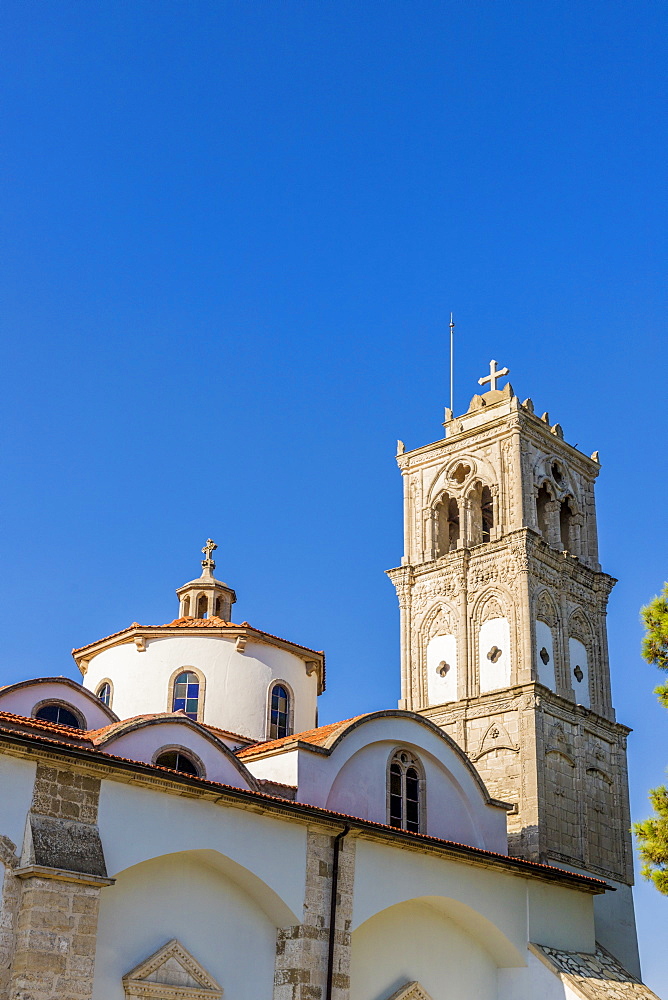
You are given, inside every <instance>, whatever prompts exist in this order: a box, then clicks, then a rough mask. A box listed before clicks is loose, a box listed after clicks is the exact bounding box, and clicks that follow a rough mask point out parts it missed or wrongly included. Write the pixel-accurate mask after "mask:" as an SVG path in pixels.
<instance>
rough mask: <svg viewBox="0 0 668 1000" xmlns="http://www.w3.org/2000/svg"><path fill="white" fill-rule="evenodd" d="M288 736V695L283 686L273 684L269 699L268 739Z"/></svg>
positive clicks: (279, 738)
mask: <svg viewBox="0 0 668 1000" xmlns="http://www.w3.org/2000/svg"><path fill="white" fill-rule="evenodd" d="M289 735H290V693H289V691H288V689H287V687H286V686H285V685H284V684H274V686H273V688H272V689H271V696H270V699H269V739H270V740H281V739H283V737H284V736H289Z"/></svg>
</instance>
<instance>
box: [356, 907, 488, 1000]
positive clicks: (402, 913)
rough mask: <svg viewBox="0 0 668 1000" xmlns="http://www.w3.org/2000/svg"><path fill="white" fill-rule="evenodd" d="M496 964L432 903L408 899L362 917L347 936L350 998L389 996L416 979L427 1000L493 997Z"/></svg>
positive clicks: (484, 999) (372, 999) (369, 999)
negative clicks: (360, 921) (353, 930)
mask: <svg viewBox="0 0 668 1000" xmlns="http://www.w3.org/2000/svg"><path fill="white" fill-rule="evenodd" d="M496 972H497V969H496V963H495V962H494V961H493V959H492V958H491V956H490V955H489V953H488V952H487V951H486V950H485V949H484V948H483V947H482V946H481V945H480V944H479V942H478V941H476V940H474V939H473V938H472V937H471V936H470V934H468V933H467V932H466V931H465V930H463V929H462V928H461V927H459V926H458V925H457V924H456V923H454V922H453V921H452V920H450V919H449V918H448V917H447V916H446V914H445V913H443V912H442V911H441V910H439V908H438V907H437V905H433V904H431V903H429V902H426V901H422V900H414V901H410V902H407V903H402V904H399V905H398V906H393V907H390V908H389V909H387V910H384V911H383V912H382V913H380V914H378V915H377V916H375V917H373V918H371V919H370V920H368V921H367V922H366V923H365V924H364V925H363V926H362V927H360V928H358V929H357V930H356V931H355V933H354V934H353V937H352V958H351V969H350V1000H378V998H379V997H389V996H391V994H392V993H393V992H394V991H395V990H396V989H397V988H398V987H400V986H403V985H405V984H406V983H407V982H411V981H412V980H417V981H418V982H419V983H420V985H421V986H423V987H424V989H426V990H427V992H428V993H429V994H430V996H431V997H432V1000H461V998H462V997H475V998H476V1000H497V990H496Z"/></svg>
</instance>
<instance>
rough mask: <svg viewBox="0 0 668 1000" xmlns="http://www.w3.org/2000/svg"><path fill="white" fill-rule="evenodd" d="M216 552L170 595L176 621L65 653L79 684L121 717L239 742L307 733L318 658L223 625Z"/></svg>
mask: <svg viewBox="0 0 668 1000" xmlns="http://www.w3.org/2000/svg"><path fill="white" fill-rule="evenodd" d="M215 548H216V545H215V542H212V541H211V539H209V540H208V541H207V544H206V545H205V546H204V548H203V550H202V551H203V552H204V554H205V558H204V559H203V560H202V575H201V576H200V577H199V578H197V579H196V580H192V581H190V583H186V584H184V585H183V586H182V587H179V588H178V589H177V591H176V593H177V596H178V598H179V610H180V612H181V614H180V616H179V617H178V618H175V619H174V620H173V621H171V622H168V623H167V624H164V625H140V624H139V623H138V622H133V623H132V624H131V625H130V626H129V627H128V628H126V629H123V630H121V631H120V632H115V633H113V634H112V635H109V636H106V637H105V638H104V639H100V640H98V641H97V642H93V643H89V644H88V645H87V646H82V647H80V648H79V649H75V650H73V651H72V655H73V656H74V659H75V661H76V663H77V665H78V667H79V669H80V670H81V673H82V674H83V685H84V687H86V688H87V689H88V690H90V691H92V692H93V693H94V694H96V695H98V697H99V698H100V699H101V700H103V701H104V703H105V704H106V705H107V706H108V707H109V708H111V709H112V710H113V711H114V712H115V713H116V715H118V717H119V718H120V719H128V718H131V717H133V716H136V715H143V714H147V713H164V712H181V713H183V714H185V715H187V716H188V717H189V718H191V719H193V720H194V721H196V722H199V723H203V724H204V725H207V726H213V727H215V728H216V729H218V730H222V731H223V732H225V733H229V734H231V735H232V736H233V737H238V738H239V741H240V742H246V743H247V742H254V741H261V740H268V739H276V738H281V737H284V736H288V735H290V734H291V733H293V732H299V731H301V730H307V729H311V728H313V726H314V725H315V724H316V703H317V697H318V695H319V694H320V693H321V692H322V691H323V690H324V654H323V653H322V652H318V651H316V650H313V649H310V648H308V647H306V646H302V645H300V644H298V643H294V642H291V641H289V640H287V639H281V638H279V637H278V636H275V635H271V634H270V633H268V632H265V631H263V630H261V629H257V628H254V627H253V626H252V625H250V623H249V622H247V621H244V622H242V623H241V624H235V623H234V622H232V621H230V618H231V607H232V604H233V603H234V602H235V601H236V594H235V592H234V590H233V589H232V588H231V587H229V586H228V585H227V584H225V583H222V582H221V581H219V580H216V578H215V577H214V576H213V570H214V569H215V563H214V561H213V559H212V558H211V554H212V552H213V550H214V549H215ZM193 611H194V612H195V613H194V614H193Z"/></svg>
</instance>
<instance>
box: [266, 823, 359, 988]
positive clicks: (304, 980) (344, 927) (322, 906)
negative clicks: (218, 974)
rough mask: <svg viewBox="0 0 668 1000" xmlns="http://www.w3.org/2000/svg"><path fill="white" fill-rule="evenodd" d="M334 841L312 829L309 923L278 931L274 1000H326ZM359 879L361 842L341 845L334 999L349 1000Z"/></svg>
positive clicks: (309, 842) (347, 840) (309, 840)
mask: <svg viewBox="0 0 668 1000" xmlns="http://www.w3.org/2000/svg"><path fill="white" fill-rule="evenodd" d="M333 855H334V837H332V836H329V835H328V834H325V833H322V832H319V831H317V830H316V829H311V830H309V832H308V838H307V853H306V890H305V896H304V919H303V922H302V923H301V924H296V925H295V926H293V927H283V928H281V929H280V930H279V931H278V935H277V944H276V973H275V978H274V1000H324V997H325V987H326V982H327V965H328V947H329V913H330V902H331V891H332V861H333ZM354 878H355V840H354V838H353V837H352V836H350V835H348V836H347V837H345V838H343V840H342V841H341V844H340V853H339V871H338V892H337V910H336V932H335V939H334V945H335V946H334V965H333V969H334V974H333V978H332V1000H347V998H348V992H349V989H350V944H351V933H350V927H351V921H352V911H353V887H354Z"/></svg>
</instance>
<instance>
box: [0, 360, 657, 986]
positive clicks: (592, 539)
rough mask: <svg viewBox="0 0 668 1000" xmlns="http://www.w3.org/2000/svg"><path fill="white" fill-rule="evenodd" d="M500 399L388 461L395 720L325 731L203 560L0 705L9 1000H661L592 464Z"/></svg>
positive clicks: (541, 419)
mask: <svg viewBox="0 0 668 1000" xmlns="http://www.w3.org/2000/svg"><path fill="white" fill-rule="evenodd" d="M506 374H507V371H506V370H503V371H502V372H499V371H498V370H497V368H496V362H494V361H493V362H492V363H491V366H490V375H489V376H487V377H486V378H485V379H481V380H480V381H481V383H482V384H485V385H487V384H488V385H489V389H488V391H486V392H484V393H482V394H481V395H475V396H474V397H473V399H472V400H471V403H470V405H469V408H468V410H467V412H466V413H465V414H463V415H461V416H455V414H454V413H452V412H451V411H450V410H446V412H445V422H444V430H445V433H444V435H443V436H441V437H440V438H439V439H438V440H436V441H435V442H433V443H431V444H427V445H425V446H424V447H421V448H417V449H415V450H413V451H406V450H405V448H404V446H403V444H402V443H401V442H399V448H398V454H397V462H398V465H399V469H400V472H401V475H402V478H403V484H404V488H403V496H404V554H403V556H402V558H401V560H400V565H398V566H397V567H396V568H394V569H390V570H389V571H388V575H389V577H390V579H391V581H392V583H393V584H394V586H395V588H396V591H397V595H398V599H399V608H400V619H401V626H400V645H401V697H400V700H399V704H398V707H397V708H382V707H381V708H380V709H379V710H378V711H376V712H371V713H367V714H365V715H360V716H356V717H352V718H349V719H346V720H344V721H340V722H336V723H329V724H327V725H322V726H320V725H318V698H319V696H320V695H321V694H322V693H323V691H324V690H325V684H326V672H325V655H324V653H323V652H322V651H318V650H313V649H310V648H308V647H306V646H303V645H301V644H300V643H298V642H296V641H294V640H293V639H286V638H279V637H278V636H275V635H272V634H270V633H268V632H265V631H263V630H262V629H261V628H259V627H258V626H256V625H251V624H249V622H247V621H242V622H241V623H240V624H235V623H234V622H233V618H234V619H237V618H238V617H239V616H237V615H236V614H235V613H234V611H233V607H234V605H235V604H236V600H237V597H236V594H235V591H234V590H233V588H232V587H231V586H228V584H226V583H223V582H222V581H221V580H219V579H218V578H217V577H216V576H215V571H216V563H215V561H214V558H213V556H214V552H215V550H216V548H217V546H216V544H215V543H214V542H213V541H212V540H211V539H209V540H208V541H207V543H206V545H205V546H204V548H203V550H202V552H203V554H204V559H203V560H202V563H201V567H202V571H201V574H200V575H199V577H197V578H196V579H194V580H191V581H190V582H189V583H186V584H184V585H183V586H181V587H179V588H178V590H177V591H176V595H177V599H178V614H177V616H176V617H175V618H174V619H173V620H172V621H170V622H169V623H168V624H164V625H143V624H139V623H138V622H133V623H132V624H130V625H129V626H128V627H127V628H124V629H122V630H121V631H116V632H113V633H112V634H111V635H108V636H106V637H105V638H101V639H97V640H96V641H94V642H90V643H88V644H87V645H84V646H81V647H80V648H78V649H75V650H73V657H74V660H75V663H76V666H77V667H78V670H79V672H80V681H79V682H75V681H73V680H70V679H68V678H66V677H37V678H35V679H32V680H25V679H18V678H17V680H16V682H15V683H12V684H9V685H8V686H6V687H4V688H2V689H0V751H1V752H0V782H1V784H2V796H1V799H0V801H1V802H2V807H1V808H0V885H1V887H2V896H1V900H0V997H2V998H4V997H6V998H8V1000H129V998H134V1000H139V998H143V1000H148V998H152V1000H220V998H224V1000H535V998H536V997H539V996H540V997H542V998H544V1000H632V998H633V1000H649V998H652V997H655V994H653V993H652V992H651V991H650V990H649V989H647V987H645V986H643V985H642V983H641V981H640V968H639V961H638V948H637V940H636V931H635V920H634V913H633V899H632V894H631V886H632V881H633V877H632V870H633V865H632V860H633V859H632V845H631V838H630V816H629V802H628V786H627V772H626V740H627V736H628V734H629V729H628V728H627V727H626V726H624V725H623V723H622V722H618V721H617V719H616V715H615V710H614V708H613V704H612V698H611V691H610V669H609V662H608V650H607V637H606V604H607V600H608V596H609V594H610V591H611V589H612V587H613V585H614V583H615V581H614V579H612V577H610V576H608V575H607V574H606V573H605V572H604V571H603V570H602V569H601V566H600V564H599V561H598V538H597V528H596V506H595V500H594V483H595V480H596V477H597V476H598V473H599V470H600V465H599V460H598V454H597V453H596V452H594V454H593V455H592V456H591V457H589V456H587V455H584V454H583V453H582V452H580V451H578V450H577V449H576V448H575V447H573V446H571V445H569V444H567V443H566V442H565V441H564V436H563V431H562V429H561V426H560V425H559V424H558V423H554V424H552V423H551V422H550V418H549V416H548V414H547V413H544V414H543V415H542V416H538V415H537V414H536V413H535V412H534V407H533V404H532V402H531V400H530V399H527V400H525V401H524V402H520V400H519V399H518V397H516V396H515V394H514V393H513V390H512V388H511V386H510V384H508V383H506V385H505V387H504V388H503V389H500V388H498V387H497V383H498V380H499V379H500V378H501V377H503V376H504V375H506ZM176 610H177V609H176V606H175V607H174V611H172V614H174V613H175V612H176Z"/></svg>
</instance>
